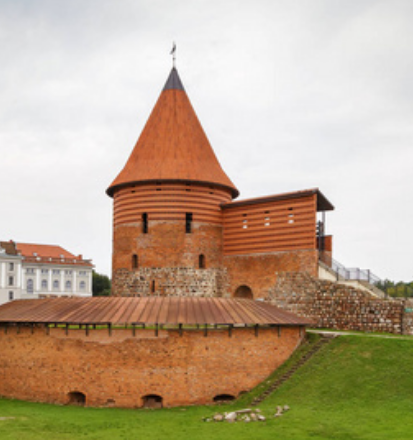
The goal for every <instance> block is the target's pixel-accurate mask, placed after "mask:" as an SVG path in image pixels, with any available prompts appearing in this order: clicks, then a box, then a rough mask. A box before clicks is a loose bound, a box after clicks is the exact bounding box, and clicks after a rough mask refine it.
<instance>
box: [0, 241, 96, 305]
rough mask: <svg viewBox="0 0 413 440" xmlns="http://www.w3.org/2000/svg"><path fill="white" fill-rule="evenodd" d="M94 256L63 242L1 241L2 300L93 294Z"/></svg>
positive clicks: (0, 274) (0, 296) (0, 279)
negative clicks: (84, 255) (90, 257)
mask: <svg viewBox="0 0 413 440" xmlns="http://www.w3.org/2000/svg"><path fill="white" fill-rule="evenodd" d="M92 269H93V265H92V263H91V261H90V260H84V259H83V258H82V256H81V255H78V256H75V255H73V254H71V253H70V252H68V251H66V250H65V249H63V248H62V247H60V246H55V245H44V244H28V243H15V242H13V241H9V242H0V304H3V303H5V302H7V301H11V300H13V299H28V298H42V297H46V296H91V295H92Z"/></svg>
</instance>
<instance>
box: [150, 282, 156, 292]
mask: <svg viewBox="0 0 413 440" xmlns="http://www.w3.org/2000/svg"><path fill="white" fill-rule="evenodd" d="M155 287H156V286H155V280H152V283H151V292H152V293H155Z"/></svg>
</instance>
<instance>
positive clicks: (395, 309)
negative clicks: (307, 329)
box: [268, 272, 413, 333]
mask: <svg viewBox="0 0 413 440" xmlns="http://www.w3.org/2000/svg"><path fill="white" fill-rule="evenodd" d="M268 298H269V299H270V300H271V302H273V303H274V304H275V305H277V306H278V307H281V308H283V309H285V310H288V311H291V312H293V313H296V314H297V315H300V316H305V317H308V318H312V319H314V320H315V323H316V324H315V327H319V328H335V329H340V330H362V331H372V332H373V331H375V332H389V333H402V332H405V333H406V332H409V331H410V330H409V325H410V324H409V323H408V322H407V318H406V321H405V323H404V325H403V313H404V308H405V305H404V302H403V301H399V300H383V299H379V298H374V297H373V296H371V295H369V294H368V293H367V292H365V291H362V290H358V289H355V288H353V287H350V286H346V285H342V284H338V283H334V282H331V281H326V280H318V279H316V278H314V277H312V276H311V275H309V274H306V273H287V272H279V273H278V274H277V281H276V283H275V285H274V286H273V288H272V289H271V291H270V294H269V297H268ZM411 321H413V319H411ZM403 327H404V328H403Z"/></svg>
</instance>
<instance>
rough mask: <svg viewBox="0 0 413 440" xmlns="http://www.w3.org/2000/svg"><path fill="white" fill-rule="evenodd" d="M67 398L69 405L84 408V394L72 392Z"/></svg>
mask: <svg viewBox="0 0 413 440" xmlns="http://www.w3.org/2000/svg"><path fill="white" fill-rule="evenodd" d="M67 397H68V398H69V402H68V403H69V405H79V406H84V405H85V403H86V396H85V394H83V393H81V392H79V391H72V392H70V393H69V394H68V395H67Z"/></svg>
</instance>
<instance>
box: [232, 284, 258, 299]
mask: <svg viewBox="0 0 413 440" xmlns="http://www.w3.org/2000/svg"><path fill="white" fill-rule="evenodd" d="M234 298H248V299H253V298H254V295H253V294H252V290H251V288H250V287H249V286H246V285H242V286H239V287H237V289H236V290H235V292H234Z"/></svg>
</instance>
